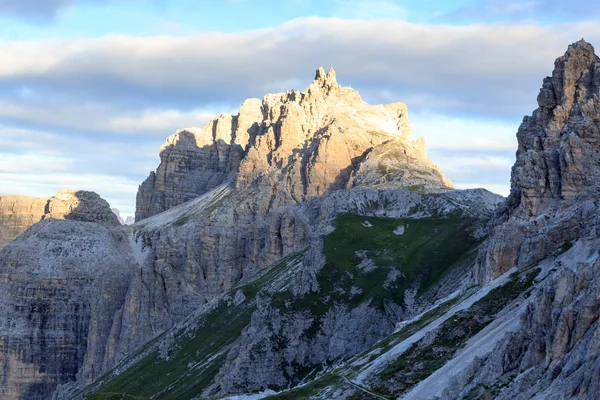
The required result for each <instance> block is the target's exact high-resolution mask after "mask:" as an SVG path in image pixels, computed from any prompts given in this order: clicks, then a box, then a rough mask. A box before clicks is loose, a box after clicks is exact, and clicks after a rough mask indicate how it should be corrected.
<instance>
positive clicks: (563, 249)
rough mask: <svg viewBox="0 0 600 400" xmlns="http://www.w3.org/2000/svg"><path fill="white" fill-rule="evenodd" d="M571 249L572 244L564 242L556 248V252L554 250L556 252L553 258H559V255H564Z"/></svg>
mask: <svg viewBox="0 0 600 400" xmlns="http://www.w3.org/2000/svg"><path fill="white" fill-rule="evenodd" d="M572 247H573V242H566V243H564V244H563V245H562V246H560V247H559V248H558V250H556V251H555V252H554V256H555V257H558V256H560V255H561V254H564V253H566V252H567V251H569V250H570V249H571V248H572Z"/></svg>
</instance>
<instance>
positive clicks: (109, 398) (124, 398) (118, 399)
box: [86, 392, 148, 400]
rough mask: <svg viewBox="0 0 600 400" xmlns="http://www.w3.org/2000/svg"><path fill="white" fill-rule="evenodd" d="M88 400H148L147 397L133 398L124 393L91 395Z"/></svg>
mask: <svg viewBox="0 0 600 400" xmlns="http://www.w3.org/2000/svg"><path fill="white" fill-rule="evenodd" d="M86 400H148V398H147V397H139V396H131V395H128V394H124V393H99V392H96V393H90V394H88V395H87V396H86Z"/></svg>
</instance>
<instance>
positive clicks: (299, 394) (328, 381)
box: [265, 373, 344, 400]
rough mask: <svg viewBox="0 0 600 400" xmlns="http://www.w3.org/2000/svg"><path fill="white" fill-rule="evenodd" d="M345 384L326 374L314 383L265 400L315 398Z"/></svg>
mask: <svg viewBox="0 0 600 400" xmlns="http://www.w3.org/2000/svg"><path fill="white" fill-rule="evenodd" d="M340 384H344V382H343V380H342V378H340V377H339V376H338V375H336V374H333V373H326V374H324V375H321V376H320V377H319V378H317V379H315V380H314V381H312V382H310V383H308V384H306V385H304V386H302V387H299V388H295V389H291V390H287V391H285V392H282V393H278V394H274V395H272V396H267V397H265V399H267V400H299V399H308V398H310V397H311V396H314V395H316V394H318V393H319V392H321V391H322V390H324V389H327V388H331V387H333V386H335V385H340Z"/></svg>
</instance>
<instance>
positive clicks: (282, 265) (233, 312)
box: [87, 251, 304, 400]
mask: <svg viewBox="0 0 600 400" xmlns="http://www.w3.org/2000/svg"><path fill="white" fill-rule="evenodd" d="M303 253H304V252H303V251H302V252H299V253H296V254H293V255H291V256H288V257H286V258H285V259H283V260H282V261H280V262H279V263H278V264H277V265H275V266H274V267H272V268H271V269H270V270H269V272H268V273H267V274H264V275H262V276H260V277H258V278H257V279H256V280H254V281H253V282H251V283H249V284H247V285H244V286H242V287H240V288H239V289H241V290H242V291H243V293H244V295H245V296H246V298H247V300H246V301H245V302H244V303H242V304H240V305H239V306H233V305H229V304H228V302H226V301H224V300H222V301H220V302H219V303H218V304H217V306H216V307H215V308H213V309H212V310H211V311H210V312H208V313H207V314H206V315H204V316H203V318H202V319H201V320H200V321H199V323H198V326H197V327H196V328H195V329H194V330H192V331H186V330H185V329H184V330H181V331H180V332H178V333H177V335H176V337H177V343H178V350H177V351H175V352H173V354H169V356H170V359H169V360H164V359H162V358H161V357H159V354H158V351H153V352H152V353H150V354H149V355H148V356H146V357H145V358H143V359H142V360H141V361H139V362H137V363H136V364H134V365H133V366H131V367H130V368H127V369H126V370H125V371H123V372H121V373H120V374H119V375H115V376H114V377H112V378H109V379H110V380H108V381H107V382H106V383H105V384H104V385H102V386H101V387H100V389H99V391H98V392H95V393H92V394H89V395H88V396H87V398H88V399H90V400H92V399H94V400H95V399H105V398H106V399H112V397H111V396H115V395H116V394H122V393H126V394H133V395H136V396H142V397H150V396H153V397H152V398H154V399H174V398H176V399H189V398H193V397H195V396H197V395H198V394H200V393H201V392H202V391H203V390H204V389H205V388H206V387H207V386H208V385H209V384H210V383H211V382H212V380H213V378H214V376H215V375H216V373H217V372H218V371H219V369H220V367H221V365H222V363H223V361H224V360H225V355H226V354H227V353H226V351H224V350H226V349H228V348H229V346H230V345H231V344H232V343H233V342H234V341H235V340H236V339H237V338H238V337H239V336H240V334H241V332H242V329H244V327H246V325H248V323H249V321H250V317H251V315H252V313H253V312H254V310H255V309H256V304H255V301H254V296H255V295H256V293H257V292H258V290H259V289H260V288H262V287H265V286H269V285H273V284H274V282H275V281H276V280H277V278H278V277H279V275H281V274H282V272H285V271H286V270H287V269H288V268H289V267H290V266H291V265H293V264H297V263H298V262H299V259H300V257H301V256H302V254H303ZM237 289H238V288H236V289H234V290H232V291H231V292H230V294H232V295H233V294H234V293H235V292H236V291H237ZM102 396H105V397H102Z"/></svg>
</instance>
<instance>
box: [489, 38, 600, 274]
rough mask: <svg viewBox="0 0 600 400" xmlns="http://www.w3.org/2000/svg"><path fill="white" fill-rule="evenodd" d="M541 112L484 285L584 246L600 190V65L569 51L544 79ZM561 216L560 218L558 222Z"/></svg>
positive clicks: (526, 136) (590, 52) (523, 142)
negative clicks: (581, 240)
mask: <svg viewBox="0 0 600 400" xmlns="http://www.w3.org/2000/svg"><path fill="white" fill-rule="evenodd" d="M538 105H539V107H538V108H537V109H536V110H535V111H534V112H533V114H532V115H531V116H530V117H525V118H524V119H523V123H522V124H521V126H520V127H519V131H518V133H517V139H518V142H519V148H518V150H517V159H516V162H515V165H514V166H513V169H512V177H511V193H510V196H509V197H508V199H507V202H506V205H505V207H503V208H502V209H501V210H500V211H499V212H498V214H497V216H496V218H495V220H494V221H493V222H492V223H493V224H494V225H496V228H495V230H494V232H493V234H492V238H491V240H490V241H489V244H488V245H487V249H486V251H484V252H481V253H480V264H479V265H480V269H479V271H478V276H479V280H480V282H486V281H488V280H489V279H491V278H492V277H495V276H498V275H500V274H502V273H503V272H505V271H507V270H508V269H510V268H512V267H513V266H514V265H518V266H520V267H526V266H529V265H532V264H534V263H536V262H537V261H539V260H541V259H543V258H544V257H545V256H547V255H548V254H550V253H551V252H553V251H555V250H556V249H557V248H558V247H560V246H561V245H562V244H563V243H565V242H567V241H569V240H573V239H574V238H577V237H578V236H579V235H580V234H581V232H582V229H583V228H582V227H583V225H585V224H586V223H587V221H586V219H587V218H589V216H590V215H592V214H593V212H592V211H591V210H593V208H594V206H593V205H590V202H593V201H595V198H596V197H597V194H596V193H595V191H594V190H595V189H592V188H594V187H596V186H598V183H599V182H600V148H599V146H598V144H599V143H600V59H599V58H598V56H596V55H595V54H594V48H593V47H592V45H591V44H589V43H587V42H585V41H583V40H581V41H579V42H577V43H574V44H572V45H571V46H569V48H568V50H567V52H566V53H565V54H564V56H562V57H560V58H558V59H557V60H556V62H555V63H554V71H553V73H552V76H551V77H547V78H545V79H544V82H543V86H542V89H541V90H540V93H539V95H538ZM555 214H556V215H555Z"/></svg>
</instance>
